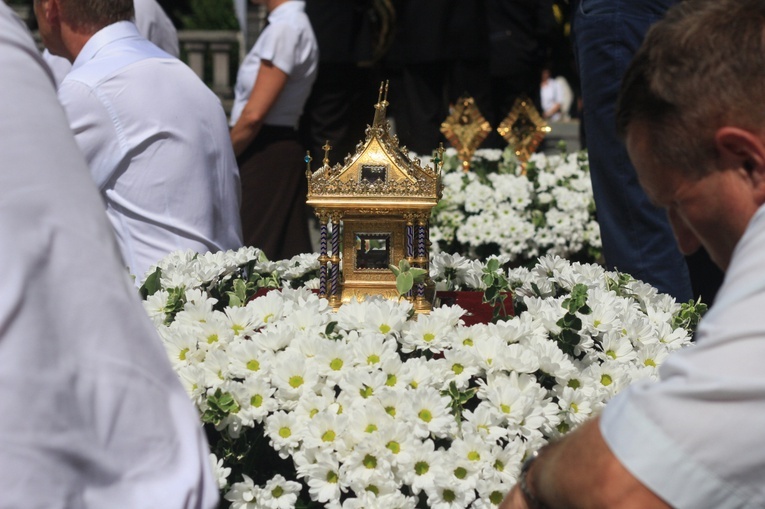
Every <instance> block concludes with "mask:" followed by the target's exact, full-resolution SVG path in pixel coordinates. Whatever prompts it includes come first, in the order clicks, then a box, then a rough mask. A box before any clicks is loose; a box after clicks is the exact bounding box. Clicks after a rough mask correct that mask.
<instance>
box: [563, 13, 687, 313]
mask: <svg viewBox="0 0 765 509" xmlns="http://www.w3.org/2000/svg"><path fill="white" fill-rule="evenodd" d="M673 3H676V2H675V1H672V0H581V2H580V4H579V7H578V9H577V11H576V13H575V17H574V28H573V30H574V43H575V47H576V48H575V51H576V56H577V63H578V66H579V73H580V79H581V85H582V99H583V104H584V111H583V113H584V129H585V133H586V136H587V149H588V152H589V157H590V170H591V177H592V187H593V193H594V195H595V204H596V206H597V210H598V212H597V214H598V222H599V223H600V231H601V236H602V239H603V254H604V257H605V261H606V265H607V267H608V268H609V269H616V270H619V271H620V272H626V273H628V274H631V275H632V276H633V277H635V278H637V279H640V280H642V281H645V282H647V283H650V284H651V285H653V286H654V287H656V288H657V289H659V291H661V292H664V293H669V294H670V295H672V296H674V297H675V298H676V299H677V300H678V301H680V302H685V301H688V300H689V299H691V298H692V296H693V294H692V290H691V281H690V276H689V274H688V267H687V265H686V262H685V258H684V257H683V255H682V254H681V253H680V251H679V250H678V248H677V245H676V244H675V238H674V235H673V233H672V229H671V227H670V226H669V222H668V220H667V217H666V214H665V212H664V211H663V210H660V209H658V208H656V207H654V206H653V205H652V204H651V203H650V202H649V201H648V198H647V197H646V195H645V193H644V192H643V190H642V188H641V187H640V184H639V183H638V180H637V175H636V173H635V168H634V167H633V166H632V163H631V162H630V160H629V157H628V155H627V150H626V148H625V146H624V143H623V142H622V140H620V139H619V137H618V136H617V134H616V119H615V110H616V99H617V96H618V93H619V86H620V82H621V78H622V75H623V74H624V72H625V71H626V69H627V66H628V64H629V62H630V60H631V59H632V56H633V55H634V53H635V52H636V51H637V49H638V47H639V46H640V43H641V42H642V41H643V37H644V36H645V33H646V31H647V30H648V27H649V26H650V25H651V24H652V23H653V22H655V21H656V20H657V19H659V18H660V17H661V15H662V14H663V13H664V12H665V11H666V9H667V8H669V6H670V5H671V4H673Z"/></svg>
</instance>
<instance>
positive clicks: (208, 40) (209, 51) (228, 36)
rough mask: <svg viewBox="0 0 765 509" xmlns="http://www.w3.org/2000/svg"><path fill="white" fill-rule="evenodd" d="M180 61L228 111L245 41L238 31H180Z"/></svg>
mask: <svg viewBox="0 0 765 509" xmlns="http://www.w3.org/2000/svg"><path fill="white" fill-rule="evenodd" d="M178 41H179V43H180V48H181V59H182V60H183V61H184V62H186V63H187V64H188V66H189V67H191V69H192V70H193V71H194V72H195V73H196V74H197V76H199V77H200V78H201V79H202V81H204V82H205V83H207V85H208V86H209V87H210V88H211V89H212V90H213V92H215V93H216V94H217V95H218V97H220V99H221V101H223V105H224V106H225V107H226V111H227V112H228V111H229V109H230V106H231V101H232V99H233V97H234V88H233V87H234V83H236V72H237V68H238V66H239V61H240V55H241V48H242V40H241V35H240V33H239V32H237V31H227V30H181V31H179V32H178Z"/></svg>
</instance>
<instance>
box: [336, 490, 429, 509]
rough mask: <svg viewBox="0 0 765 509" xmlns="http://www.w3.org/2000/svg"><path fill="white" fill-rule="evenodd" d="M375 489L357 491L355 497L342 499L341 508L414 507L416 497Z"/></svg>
mask: <svg viewBox="0 0 765 509" xmlns="http://www.w3.org/2000/svg"><path fill="white" fill-rule="evenodd" d="M375 491H377V490H368V491H364V492H362V493H358V494H357V496H356V498H348V499H346V500H344V501H343V505H342V509H373V508H380V509H383V508H395V509H415V507H417V498H416V497H410V496H407V495H404V494H403V493H401V492H400V491H394V492H392V493H380V494H377V493H375Z"/></svg>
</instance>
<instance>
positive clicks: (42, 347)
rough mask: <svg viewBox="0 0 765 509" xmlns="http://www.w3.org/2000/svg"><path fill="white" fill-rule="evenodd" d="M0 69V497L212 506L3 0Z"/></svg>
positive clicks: (185, 408) (196, 443) (185, 420)
mask: <svg viewBox="0 0 765 509" xmlns="http://www.w3.org/2000/svg"><path fill="white" fill-rule="evenodd" d="M0 69H2V70H3V71H2V72H1V73H0V167H1V168H2V171H0V246H2V249H0V281H2V284H0V387H1V388H2V390H1V391H0V507H3V508H5V509H22V508H43V507H44V508H46V509H105V508H109V509H157V508H162V509H212V508H214V507H216V504H217V500H218V494H217V487H216V485H215V482H214V480H213V477H212V474H211V471H210V463H209V456H208V455H209V451H208V448H207V445H206V441H205V438H204V435H203V433H202V428H201V424H200V422H199V416H198V415H197V413H196V411H195V409H194V407H193V405H192V404H191V401H190V400H189V398H188V396H187V394H186V393H185V392H184V390H183V388H182V387H181V384H180V383H179V380H178V378H177V376H176V375H175V373H174V372H173V370H172V368H171V367H170V365H169V362H168V360H167V356H166V354H165V352H164V350H163V348H162V346H161V342H160V340H159V338H158V337H157V334H156V329H155V328H154V327H153V326H152V324H151V322H150V321H149V319H148V318H147V316H146V313H145V311H144V310H143V308H142V305H141V302H140V300H139V298H138V296H137V294H136V290H135V287H134V286H133V285H132V282H131V281H130V279H129V278H128V276H127V274H126V273H125V271H124V269H123V266H122V263H121V261H120V257H119V252H118V250H117V246H116V243H115V240H114V234H113V232H112V228H111V225H110V224H109V221H108V219H107V218H106V216H105V214H104V211H103V203H102V201H101V197H100V195H99V193H98V190H97V189H96V188H95V186H94V185H93V182H92V181H91V179H90V175H89V174H88V168H87V165H86V164H85V161H84V159H83V157H82V154H81V153H80V151H79V149H78V148H77V145H76V143H75V141H74V138H73V137H72V133H71V131H70V129H69V126H68V123H67V120H66V116H65V114H64V111H63V110H62V108H61V105H60V104H59V103H58V101H57V99H56V93H55V86H54V84H53V79H52V76H51V75H50V73H49V71H48V70H47V68H46V67H45V65H44V63H43V61H42V59H41V57H40V54H39V52H38V51H37V48H36V47H35V44H34V42H33V40H32V37H31V35H30V34H29V32H28V31H27V30H26V27H24V26H23V24H22V23H21V21H20V20H19V19H18V18H16V17H15V16H14V15H13V14H12V13H11V10H10V9H9V8H8V6H7V5H6V4H5V3H4V2H0ZM30 112H34V115H31V114H30Z"/></svg>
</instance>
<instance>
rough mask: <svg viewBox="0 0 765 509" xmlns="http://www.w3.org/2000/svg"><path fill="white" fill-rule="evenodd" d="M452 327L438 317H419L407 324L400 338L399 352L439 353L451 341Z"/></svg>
mask: <svg viewBox="0 0 765 509" xmlns="http://www.w3.org/2000/svg"><path fill="white" fill-rule="evenodd" d="M451 329H452V326H450V325H449V323H448V322H446V321H445V320H444V319H443V318H441V317H439V316H431V315H420V316H418V317H417V320H416V321H410V322H408V323H407V327H406V328H405V329H404V332H403V334H402V336H401V339H400V343H401V351H402V352H404V353H411V352H413V351H414V350H421V351H425V350H428V351H431V352H441V351H442V350H444V349H445V348H447V347H448V346H449V345H450V343H451V341H450V338H449V335H450V334H451Z"/></svg>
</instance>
